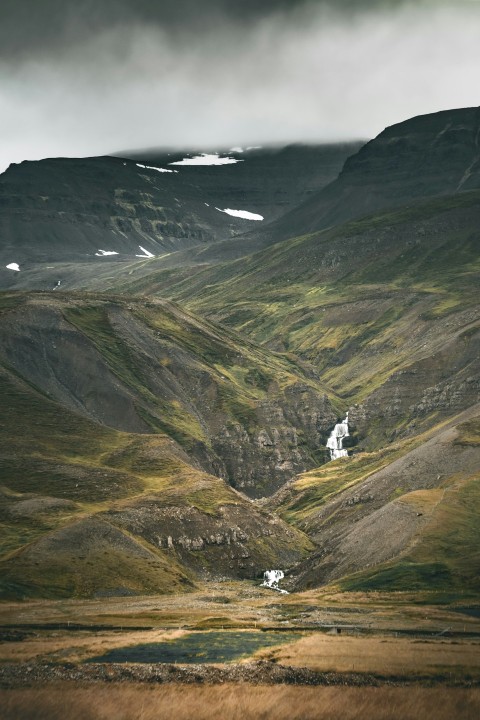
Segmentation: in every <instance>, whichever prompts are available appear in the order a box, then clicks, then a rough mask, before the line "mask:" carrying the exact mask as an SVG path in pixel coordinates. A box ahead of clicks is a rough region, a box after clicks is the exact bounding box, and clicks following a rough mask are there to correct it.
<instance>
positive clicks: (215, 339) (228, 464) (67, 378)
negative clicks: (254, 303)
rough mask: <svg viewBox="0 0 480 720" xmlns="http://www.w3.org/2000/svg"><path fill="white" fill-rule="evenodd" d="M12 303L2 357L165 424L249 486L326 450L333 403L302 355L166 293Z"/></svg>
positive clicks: (74, 397)
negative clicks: (240, 334) (162, 297)
mask: <svg viewBox="0 0 480 720" xmlns="http://www.w3.org/2000/svg"><path fill="white" fill-rule="evenodd" d="M9 304H10V306H9ZM4 305H5V306H6V310H5V311H4V312H3V313H2V315H1V317H0V359H1V360H2V361H3V363H5V366H6V367H8V368H9V369H11V370H13V371H14V372H16V373H17V374H18V375H19V376H21V377H22V378H24V379H25V380H26V381H27V382H29V383H30V384H31V385H32V386H34V387H36V388H38V390H40V391H41V392H42V393H44V394H45V395H46V396H48V397H49V398H51V399H52V400H54V401H55V402H57V403H60V404H61V405H62V406H63V407H65V408H67V409H69V410H70V411H73V412H75V413H78V414H80V415H81V416H83V417H86V418H89V419H91V420H93V421H95V422H97V423H99V424H101V425H104V426H107V427H111V428H115V429H117V430H120V431H124V432H130V433H132V432H133V433H142V434H148V433H157V432H161V433H166V434H168V435H169V436H170V437H171V438H173V439H174V440H175V441H177V442H178V443H180V445H181V446H182V447H183V448H184V450H185V451H186V452H187V453H188V454H189V457H191V458H192V459H195V460H196V461H197V462H198V463H199V464H200V465H201V466H202V467H203V468H204V470H206V471H207V472H213V473H215V474H216V475H219V476H221V477H223V478H226V479H227V481H228V482H229V483H231V484H232V485H234V486H235V487H238V488H242V489H244V490H245V491H246V492H248V493H249V494H251V495H253V496H255V495H264V494H266V493H269V492H271V491H273V490H275V489H277V488H278V487H279V486H280V485H282V484H283V483H284V482H285V481H286V480H287V479H289V478H291V477H292V476H293V475H294V474H295V473H296V472H299V471H302V470H304V469H306V468H307V467H314V466H315V465H316V464H318V462H319V461H321V460H322V458H323V454H324V444H325V438H326V436H327V433H328V428H329V426H330V425H331V423H332V422H333V421H334V419H335V417H336V410H335V409H334V406H332V404H331V401H330V400H329V398H328V396H327V394H326V392H325V388H324V387H323V386H322V385H321V384H320V383H318V381H316V380H315V379H314V378H312V377H309V376H308V375H307V374H306V373H305V371H304V370H302V368H301V366H300V365H299V364H295V363H294V362H290V361H288V360H286V359H284V358H282V357H280V356H276V355H274V354H272V353H270V352H268V351H266V350H262V349H261V348H259V347H257V346H255V345H253V344H251V343H248V342H247V341H242V340H239V339H238V338H237V337H236V336H235V335H233V334H232V333H231V332H228V331H226V330H219V329H217V328H215V327H213V326H212V325H210V324H209V323H206V322H204V321H201V320H198V319H197V318H195V317H194V316H192V315H189V314H187V313H186V312H184V311H183V310H181V309H180V308H178V307H176V306H174V305H172V304H171V303H168V302H165V301H153V300H152V301H148V302H147V301H145V300H132V299H130V300H123V299H115V298H108V297H107V296H78V295H62V294H60V293H57V294H50V295H48V294H38V295H36V294H32V295H18V294H13V295H10V296H6V297H4ZM307 370H308V368H307Z"/></svg>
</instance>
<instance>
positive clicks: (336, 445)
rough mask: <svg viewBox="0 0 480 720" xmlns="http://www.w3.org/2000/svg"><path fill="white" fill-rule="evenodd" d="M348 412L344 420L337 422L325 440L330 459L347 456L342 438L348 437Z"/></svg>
mask: <svg viewBox="0 0 480 720" xmlns="http://www.w3.org/2000/svg"><path fill="white" fill-rule="evenodd" d="M348 435H349V433H348V412H347V414H346V416H345V420H344V421H343V422H341V423H337V424H336V425H335V427H334V428H333V430H332V432H331V433H330V437H329V438H328V440H327V448H328V450H329V451H330V460H336V459H337V458H341V457H348V451H347V450H344V448H343V439H344V438H346V437H348Z"/></svg>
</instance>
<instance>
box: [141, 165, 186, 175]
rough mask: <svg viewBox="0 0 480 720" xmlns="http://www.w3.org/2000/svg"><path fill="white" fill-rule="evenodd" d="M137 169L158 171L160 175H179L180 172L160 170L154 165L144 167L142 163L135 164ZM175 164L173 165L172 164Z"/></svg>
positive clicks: (166, 169)
mask: <svg viewBox="0 0 480 720" xmlns="http://www.w3.org/2000/svg"><path fill="white" fill-rule="evenodd" d="M135 164H136V166H137V167H139V168H143V169H144V170H156V171H157V172H159V173H178V170H169V169H168V168H159V167H155V166H154V165H142V164H141V163H135ZM171 164H173V163H171Z"/></svg>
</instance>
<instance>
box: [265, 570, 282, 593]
mask: <svg viewBox="0 0 480 720" xmlns="http://www.w3.org/2000/svg"><path fill="white" fill-rule="evenodd" d="M284 577H285V573H284V572H283V570H265V572H264V573H263V583H262V587H268V588H270V589H271V590H278V592H280V593H282V595H288V592H287V591H286V590H282V588H279V587H278V581H279V580H283V578H284Z"/></svg>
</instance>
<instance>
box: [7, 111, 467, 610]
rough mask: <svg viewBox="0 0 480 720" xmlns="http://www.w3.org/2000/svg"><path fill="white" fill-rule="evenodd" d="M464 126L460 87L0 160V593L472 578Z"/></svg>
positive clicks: (391, 587) (391, 586) (450, 586)
mask: <svg viewBox="0 0 480 720" xmlns="http://www.w3.org/2000/svg"><path fill="white" fill-rule="evenodd" d="M479 143H480V110H479V109H478V108H467V109H460V110H449V111H445V112H440V113H437V114H434V115H426V116H422V117H418V118H413V119H411V120H408V121H406V122H402V123H400V124H398V125H395V126H392V127H390V128H387V129H386V130H385V131H384V132H382V133H381V134H380V135H379V136H378V137H377V138H375V139H374V140H371V141H369V142H367V143H363V142H355V143H354V142H352V143H343V144H336V145H321V146H311V147H310V146H303V145H290V146H287V147H284V148H250V149H247V148H233V149H231V150H225V151H222V152H220V151H219V152H214V151H212V150H208V152H205V153H203V154H202V153H201V152H197V151H192V150H189V151H159V150H158V151H157V150H150V151H145V152H143V153H123V154H121V155H122V156H120V155H119V156H118V157H105V158H87V159H51V160H43V161H38V162H24V163H21V164H20V165H16V166H11V167H10V168H9V169H8V170H7V171H6V172H5V173H4V174H3V175H2V176H0V262H1V265H2V269H0V287H1V288H2V292H1V294H0V336H1V343H0V375H1V382H2V407H1V410H0V412H1V415H2V417H1V421H0V422H1V423H2V434H1V443H2V453H1V458H2V459H1V461H0V474H1V480H0V485H1V487H0V523H1V526H2V536H3V542H2V548H1V555H0V568H1V580H0V590H1V593H2V596H3V597H46V596H47V597H70V596H83V597H93V596H97V597H98V596H102V595H128V594H141V593H161V592H180V591H188V590H189V589H192V588H194V587H195V586H196V585H198V584H199V583H201V582H204V581H205V580H208V579H211V578H216V579H218V578H223V577H230V578H241V579H256V578H261V577H262V575H263V572H264V571H265V570H266V569H269V568H279V569H280V568H281V569H283V570H285V571H287V572H286V575H287V577H286V581H285V587H288V589H290V590H301V589H305V588H310V587H321V586H325V585H329V584H330V585H331V584H335V585H336V586H339V587H341V588H342V589H344V590H382V591H398V590H422V591H428V592H431V593H440V594H442V593H443V594H445V593H449V594H450V595H453V596H455V597H460V596H462V597H463V596H470V595H472V594H475V593H478V590H479V586H478V577H479V576H480V555H479V552H478V547H479V545H478V541H479V530H478V523H477V516H478V512H479V511H480V483H479V479H480V478H479V474H480V392H479V391H480V374H479V357H480V332H479V319H480V307H479V302H478V288H479V282H478V280H479V271H480V257H479V255H480V252H479V251H480V145H479ZM205 163H210V164H205ZM253 217H255V218H256V219H253ZM260 218H263V219H260ZM9 265H10V267H7V266H9ZM346 412H348V416H347V419H348V433H349V434H348V436H347V437H346V438H345V442H344V444H343V449H344V450H346V451H347V453H348V454H345V453H343V454H342V455H343V456H341V457H339V458H338V459H336V460H333V461H331V455H330V453H329V451H328V449H327V441H328V438H329V436H330V435H331V433H332V431H333V432H334V427H335V425H336V423H337V422H338V421H339V420H341V419H342V418H343V417H344V415H345V413H346Z"/></svg>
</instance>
